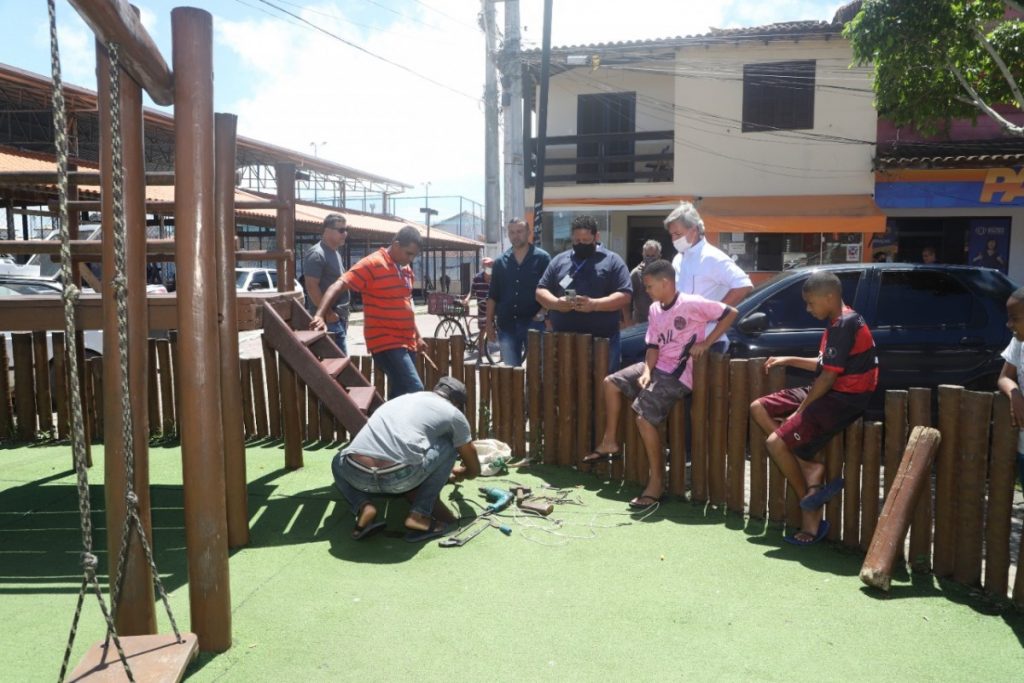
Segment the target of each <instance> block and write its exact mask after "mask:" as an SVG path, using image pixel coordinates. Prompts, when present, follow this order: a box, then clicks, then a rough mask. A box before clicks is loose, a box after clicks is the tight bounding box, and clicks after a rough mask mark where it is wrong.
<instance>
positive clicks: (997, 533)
mask: <svg viewBox="0 0 1024 683" xmlns="http://www.w3.org/2000/svg"><path fill="white" fill-rule="evenodd" d="M1016 459H1017V430H1016V429H1014V428H1013V421H1012V420H1011V416H1010V400H1009V399H1008V398H1006V396H1005V395H1004V394H1003V393H1002V392H1000V393H997V394H996V395H995V400H994V402H993V405H992V454H991V457H990V458H989V478H988V511H987V514H986V515H985V591H986V592H987V593H989V594H990V595H992V596H994V597H998V598H1000V599H1002V598H1005V597H1006V588H1007V585H1008V583H1009V580H1010V518H1011V517H1012V515H1013V485H1014V476H1013V475H1014V470H1015V464H1016V463H1015V461H1016Z"/></svg>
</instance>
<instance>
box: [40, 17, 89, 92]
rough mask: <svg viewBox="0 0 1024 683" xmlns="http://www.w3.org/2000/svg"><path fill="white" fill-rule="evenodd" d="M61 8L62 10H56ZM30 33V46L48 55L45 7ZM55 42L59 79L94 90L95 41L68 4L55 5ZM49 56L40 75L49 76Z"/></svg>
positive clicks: (48, 27)
mask: <svg viewBox="0 0 1024 683" xmlns="http://www.w3.org/2000/svg"><path fill="white" fill-rule="evenodd" d="M61 9H63V10H64V11H63V13H61V12H60V10H61ZM41 15H42V17H41V18H40V21H39V23H38V24H36V30H35V32H34V34H33V41H32V42H33V43H34V45H35V46H36V47H37V48H38V49H39V50H41V51H42V53H43V54H45V55H49V54H50V25H49V23H48V21H47V19H46V12H45V8H44V11H42V12H41ZM57 16H58V22H57V44H58V46H59V47H60V66H61V78H62V79H63V80H64V82H65V83H70V84H73V85H80V86H83V87H85V88H89V89H90V90H95V89H96V43H95V41H94V40H93V34H92V31H91V30H90V29H89V28H88V27H87V26H86V25H85V22H84V21H82V19H81V17H79V16H78V13H77V12H75V11H74V10H72V9H71V8H70V7H65V8H58V15H57ZM49 62H50V60H49V57H47V58H46V64H47V66H46V69H45V71H44V74H45V75H46V76H49V74H50V67H49Z"/></svg>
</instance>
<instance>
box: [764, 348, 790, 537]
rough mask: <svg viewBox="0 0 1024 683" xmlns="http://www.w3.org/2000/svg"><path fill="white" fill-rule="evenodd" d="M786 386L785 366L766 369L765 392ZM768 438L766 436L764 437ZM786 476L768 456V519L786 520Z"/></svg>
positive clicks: (778, 389) (773, 520)
mask: <svg viewBox="0 0 1024 683" xmlns="http://www.w3.org/2000/svg"><path fill="white" fill-rule="evenodd" d="M785 386H786V368H784V367H782V366H780V365H776V366H775V367H773V368H772V369H771V370H769V371H768V389H767V393H769V394H772V393H775V392H776V391H781V390H782V389H783V388H784V387H785ZM765 438H766V439H767V438H768V437H767V436H766V437H765ZM786 488H787V484H786V478H785V477H784V476H782V470H780V469H779V466H778V465H776V464H775V461H774V460H772V459H771V458H768V519H769V521H772V522H781V523H785V522H786Z"/></svg>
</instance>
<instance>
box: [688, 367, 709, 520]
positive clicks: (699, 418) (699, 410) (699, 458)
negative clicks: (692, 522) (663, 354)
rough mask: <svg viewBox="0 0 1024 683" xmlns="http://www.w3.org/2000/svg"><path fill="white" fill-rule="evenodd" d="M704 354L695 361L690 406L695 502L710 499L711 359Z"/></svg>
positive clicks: (692, 497) (692, 478)
mask: <svg viewBox="0 0 1024 683" xmlns="http://www.w3.org/2000/svg"><path fill="white" fill-rule="evenodd" d="M708 355H709V354H706V353H705V354H704V355H702V356H701V357H700V358H696V359H694V360H693V361H692V362H693V393H692V394H691V398H692V403H691V407H690V426H691V427H692V428H693V431H692V433H691V434H690V487H691V493H690V499H691V500H692V501H693V502H695V503H705V502H707V500H708V436H707V434H708V396H709V392H708V383H709V381H710V377H709V361H708Z"/></svg>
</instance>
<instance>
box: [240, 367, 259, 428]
mask: <svg viewBox="0 0 1024 683" xmlns="http://www.w3.org/2000/svg"><path fill="white" fill-rule="evenodd" d="M240 365H241V368H242V376H241V377H240V378H239V381H241V382H242V428H243V429H244V430H245V438H246V439H251V438H253V437H254V436H256V422H255V419H254V418H253V411H252V359H251V358H242V359H241V360H240Z"/></svg>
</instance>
